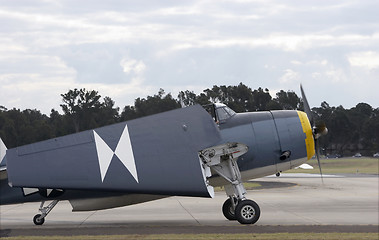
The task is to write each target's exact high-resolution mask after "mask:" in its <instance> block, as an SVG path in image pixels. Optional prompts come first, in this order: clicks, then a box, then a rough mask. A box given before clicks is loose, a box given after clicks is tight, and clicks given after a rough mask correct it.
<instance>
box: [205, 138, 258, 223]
mask: <svg viewBox="0 0 379 240" xmlns="http://www.w3.org/2000/svg"><path fill="white" fill-rule="evenodd" d="M247 150H248V148H247V146H246V145H244V144H241V143H227V144H222V145H218V146H215V147H211V148H207V149H204V150H202V151H201V152H200V153H199V156H200V158H201V159H202V161H203V163H204V164H205V166H204V167H209V168H211V169H212V170H213V171H214V172H216V173H218V175H219V176H220V177H222V178H224V179H225V180H227V181H228V182H229V184H228V185H226V186H225V191H226V195H227V196H228V197H229V199H227V200H226V201H225V202H224V204H223V206H222V212H223V214H224V216H225V217H226V218H227V219H228V220H237V221H238V222H239V223H241V224H254V223H256V222H257V221H258V219H259V216H260V213H261V211H260V209H259V206H258V204H257V203H256V202H254V201H252V200H249V199H246V197H245V194H246V189H245V187H244V186H243V184H242V178H241V172H240V170H239V168H238V165H237V162H236V160H237V159H238V157H239V156H241V155H243V154H244V153H246V152H247Z"/></svg>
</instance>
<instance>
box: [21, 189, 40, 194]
mask: <svg viewBox="0 0 379 240" xmlns="http://www.w3.org/2000/svg"><path fill="white" fill-rule="evenodd" d="M22 191H23V192H24V195H25V196H26V195H29V194H32V193H36V192H38V188H22Z"/></svg>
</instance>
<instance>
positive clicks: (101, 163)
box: [7, 105, 221, 197]
mask: <svg viewBox="0 0 379 240" xmlns="http://www.w3.org/2000/svg"><path fill="white" fill-rule="evenodd" d="M220 141H221V137H220V133H219V130H218V127H217V126H216V124H215V123H214V121H213V119H212V118H211V116H210V115H209V114H208V113H207V112H206V111H205V110H204V109H203V108H202V107H201V106H198V105H197V106H191V107H187V108H182V109H177V110H173V111H169V112H165V113H160V114H156V115H152V116H148V117H144V118H140V119H135V120H131V121H128V122H123V123H119V124H114V125H110V126H105V127H102V128H98V129H94V130H90V131H84V132H80V133H76V134H71V135H67V136H63V137H59V138H55V139H50V140H47V141H42V142H38V143H34V144H30V145H26V146H22V147H18V148H14V149H9V150H8V152H7V171H8V178H9V183H10V184H11V185H12V186H14V187H32V188H49V189H83V190H99V191H120V192H128V193H147V194H159V195H183V196H203V197H209V196H212V190H210V189H209V186H208V185H207V182H206V177H205V175H204V174H205V173H204V171H203V169H202V164H201V161H200V159H199V157H198V152H199V151H200V150H202V149H204V148H207V147H209V146H213V145H216V144H218V143H219V142H220Z"/></svg>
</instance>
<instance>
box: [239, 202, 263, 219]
mask: <svg viewBox="0 0 379 240" xmlns="http://www.w3.org/2000/svg"><path fill="white" fill-rule="evenodd" d="M260 215H261V210H260V209H259V206H258V204H257V203H256V202H254V201H252V200H243V201H240V202H239V203H238V204H237V206H236V209H235V216H236V219H237V221H238V222H239V223H241V224H254V223H256V222H257V221H258V219H259V216H260Z"/></svg>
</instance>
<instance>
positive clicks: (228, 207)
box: [222, 198, 237, 221]
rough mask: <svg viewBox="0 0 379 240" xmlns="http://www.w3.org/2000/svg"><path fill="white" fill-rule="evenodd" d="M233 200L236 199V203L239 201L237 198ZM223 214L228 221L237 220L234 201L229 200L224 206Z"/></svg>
mask: <svg viewBox="0 0 379 240" xmlns="http://www.w3.org/2000/svg"><path fill="white" fill-rule="evenodd" d="M233 199H234V202H235V203H237V199H235V198H233ZM222 213H223V214H224V216H225V217H226V219H228V220H230V221H235V220H237V218H236V215H235V214H234V209H233V205H232V201H231V200H230V198H229V199H227V200H226V201H225V202H224V204H223V205H222Z"/></svg>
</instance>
